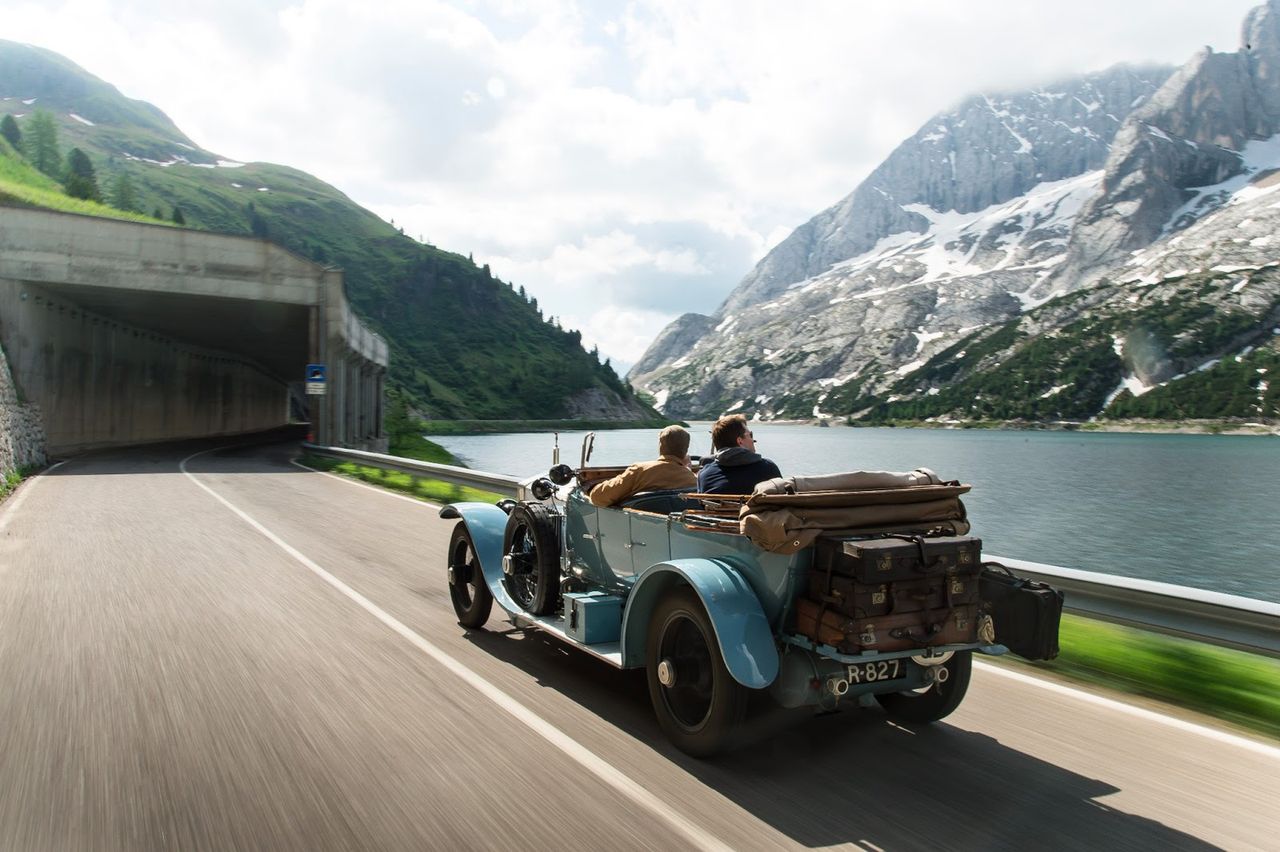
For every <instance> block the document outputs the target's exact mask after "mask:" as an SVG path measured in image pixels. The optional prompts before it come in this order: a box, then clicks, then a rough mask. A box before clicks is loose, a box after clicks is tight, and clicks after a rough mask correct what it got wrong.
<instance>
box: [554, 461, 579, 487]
mask: <svg viewBox="0 0 1280 852" xmlns="http://www.w3.org/2000/svg"><path fill="white" fill-rule="evenodd" d="M547 475H548V476H549V477H551V481H552V482H554V483H555V484H556V485H568V484H569V483H570V482H572V481H573V476H574V473H573V468H571V467H569V465H567V464H558V465H556V466H555V467H553V468H551V471H550V472H549V473H548V474H547Z"/></svg>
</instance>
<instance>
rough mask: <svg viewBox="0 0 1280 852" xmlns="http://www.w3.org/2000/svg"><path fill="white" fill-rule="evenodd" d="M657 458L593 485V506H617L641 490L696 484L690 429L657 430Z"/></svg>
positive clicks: (675, 427) (669, 428)
mask: <svg viewBox="0 0 1280 852" xmlns="http://www.w3.org/2000/svg"><path fill="white" fill-rule="evenodd" d="M658 455H659V456H660V458H659V459H658V460H657V461H648V462H637V463H636V464H633V465H631V467H629V468H627V469H626V470H624V471H623V472H622V473H620V474H618V475H617V476H615V477H613V478H612V479H606V480H605V481H604V482H601V483H600V484H599V485H597V486H596V487H595V488H592V489H591V494H590V498H591V503H592V505H594V506H616V505H617V504H619V503H621V502H622V501H623V500H626V499H627V498H628V497H630V496H632V495H634V494H639V493H640V492H641V491H661V490H665V489H668V488H693V486H695V485H697V484H698V478H697V477H696V476H694V475H693V471H692V470H690V469H689V466H690V464H691V462H690V459H689V433H688V432H686V431H685V430H684V429H683V428H681V427H679V426H668V427H667V428H665V429H663V430H662V432H660V433H659V434H658Z"/></svg>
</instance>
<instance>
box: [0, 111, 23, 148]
mask: <svg viewBox="0 0 1280 852" xmlns="http://www.w3.org/2000/svg"><path fill="white" fill-rule="evenodd" d="M0 136H3V137H4V138H5V139H8V140H9V144H10V145H12V146H13V150H15V151H21V150H22V131H21V130H19V129H18V122H17V121H15V120H14V118H13V116H12V115H10V114H9V113H5V115H4V118H0Z"/></svg>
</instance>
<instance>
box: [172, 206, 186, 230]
mask: <svg viewBox="0 0 1280 852" xmlns="http://www.w3.org/2000/svg"><path fill="white" fill-rule="evenodd" d="M173 223H174V224H175V225H185V224H187V217H186V216H183V215H182V208H181V207H179V206H178V205H176V204H175V205H174V206H173Z"/></svg>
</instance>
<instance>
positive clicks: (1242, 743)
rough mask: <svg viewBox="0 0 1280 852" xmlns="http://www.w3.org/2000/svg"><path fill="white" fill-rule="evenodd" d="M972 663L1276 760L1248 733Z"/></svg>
mask: <svg viewBox="0 0 1280 852" xmlns="http://www.w3.org/2000/svg"><path fill="white" fill-rule="evenodd" d="M974 665H975V666H976V667H978V668H981V669H983V670H984V671H989V672H992V673H993V674H997V675H1000V676H1001V677H1006V678H1010V679H1011V680H1016V681H1020V682H1022V683H1026V684H1029V685H1031V686H1037V687H1039V688H1041V689H1047V690H1049V691H1050V692H1056V693H1058V694H1059V695H1067V696H1070V697H1072V698H1075V699H1077V700H1079V701H1084V702H1087V703H1089V704H1097V705H1099V706H1102V707H1107V708H1110V709H1112V710H1117V711H1119V712H1121V713H1127V714H1129V715H1131V716H1137V717H1138V718H1139V719H1146V720H1147V721H1150V722H1158V723H1159V724H1161V725H1165V726H1167V727H1170V728H1177V729H1178V730H1181V731H1186V732H1189V733H1193V734H1199V735H1200V736H1202V737H1205V738H1207V739H1211V740H1217V741H1218V742H1221V743H1228V744H1230V745H1234V746H1236V747H1238V748H1242V749H1246V750H1247V751H1252V752H1254V753H1256V754H1261V755H1263V756H1264V757H1270V758H1272V759H1275V760H1280V748H1277V747H1276V746H1273V745H1268V744H1267V743H1263V742H1259V741H1257V740H1251V739H1249V738H1248V737H1242V736H1239V735H1238V734H1232V733H1229V732H1227V731H1220V730H1218V729H1217V728H1210V727H1209V726H1207V725H1201V724H1199V723H1197V722H1188V721H1187V720H1185V719H1178V718H1176V717H1174V716H1166V715H1164V714H1163V713H1157V712H1156V711H1154V710H1148V709H1147V708H1145V707H1138V706H1136V705H1133V704H1126V703H1125V702H1123V701H1117V700H1116V699H1114V698H1107V697H1105V696H1102V695H1095V694H1094V693H1092V692H1086V691H1085V690H1083V689H1077V688H1076V687H1073V686H1067V685H1065V684H1061V683H1056V682H1055V681H1051V680H1045V679H1044V678H1038V677H1034V676H1032V675H1029V674H1024V673H1023V672H1015V671H1011V670H1010V669H1007V668H1005V667H1003V666H997V665H994V664H992V663H986V662H981V661H978V660H975V661H974Z"/></svg>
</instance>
